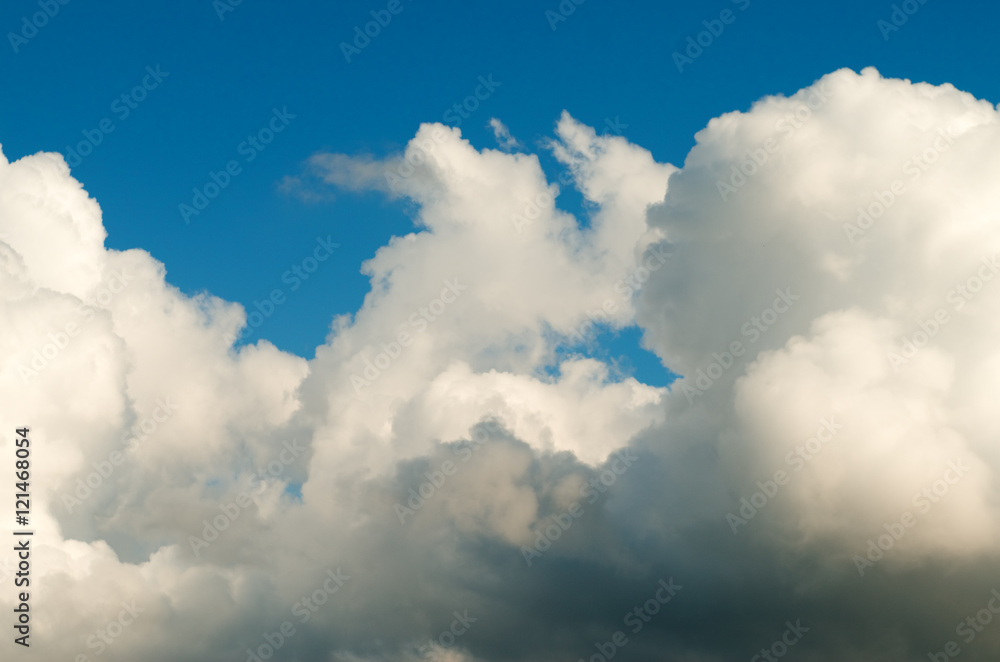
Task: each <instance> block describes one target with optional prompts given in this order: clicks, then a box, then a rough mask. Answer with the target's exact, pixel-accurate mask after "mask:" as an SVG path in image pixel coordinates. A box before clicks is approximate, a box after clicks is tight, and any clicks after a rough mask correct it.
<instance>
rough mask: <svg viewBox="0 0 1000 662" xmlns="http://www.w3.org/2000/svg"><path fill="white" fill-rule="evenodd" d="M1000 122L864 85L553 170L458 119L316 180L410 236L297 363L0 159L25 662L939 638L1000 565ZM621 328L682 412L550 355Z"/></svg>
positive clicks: (991, 634) (93, 208) (91, 209)
mask: <svg viewBox="0 0 1000 662" xmlns="http://www.w3.org/2000/svg"><path fill="white" fill-rule="evenodd" d="M998 127H1000V123H998V115H997V110H996V108H994V107H993V106H992V105H991V104H989V103H988V102H985V101H981V100H977V99H975V98H974V97H972V96H971V95H969V94H966V93H963V92H961V91H959V90H956V89H955V88H953V87H952V86H949V85H944V86H931V85H927V84H922V83H912V82H910V81H905V80H892V79H885V78H882V77H881V76H880V75H879V74H878V73H877V72H876V71H874V70H873V69H866V70H864V71H863V72H861V73H860V74H858V73H855V72H852V71H849V70H841V71H837V72H834V73H832V74H829V75H828V76H825V77H824V78H822V79H821V80H819V81H817V82H816V83H815V84H813V85H812V86H810V87H808V88H806V89H804V90H802V91H800V92H798V93H796V94H794V95H792V96H790V97H783V96H773V97H765V98H763V99H761V100H760V101H758V102H757V103H756V104H754V106H753V107H752V108H751V109H750V110H749V111H747V112H742V113H740V112H734V113H729V114H726V115H723V116H721V117H719V118H715V119H713V120H711V121H710V122H709V123H708V125H707V126H706V127H705V128H704V129H703V130H702V131H700V132H699V133H698V134H697V135H696V140H697V142H696V145H695V147H694V148H693V149H692V150H691V152H690V153H689V154H688V156H687V158H686V160H685V162H684V164H683V167H681V168H678V167H675V166H673V165H670V164H663V163H657V162H656V161H655V160H654V159H653V157H652V155H651V154H650V153H649V152H648V151H647V150H645V149H643V148H641V147H640V146H637V145H634V144H631V143H629V142H628V141H627V140H626V139H624V138H622V137H618V136H606V135H604V136H602V135H599V134H598V133H597V132H595V131H594V129H592V128H591V127H587V126H585V125H583V124H581V123H580V122H578V121H576V120H575V119H574V118H573V117H571V116H570V115H569V114H564V115H563V116H562V117H561V118H559V120H558V122H557V124H556V126H555V132H554V136H553V138H552V140H551V141H550V143H549V144H548V149H549V150H551V153H552V154H553V155H554V157H555V158H556V159H558V161H559V162H560V163H561V164H562V165H563V166H564V167H565V174H564V175H563V176H561V177H559V178H558V179H557V180H556V181H550V180H549V178H547V176H546V173H545V172H544V171H543V169H542V167H541V165H540V161H539V159H538V157H537V156H536V155H534V154H525V153H509V152H508V151H505V149H501V150H493V149H477V148H476V147H475V146H473V145H471V144H470V143H469V142H468V141H467V140H466V139H464V138H463V137H462V136H461V133H460V132H459V131H458V129H455V128H448V127H445V126H443V125H440V124H428V125H423V126H421V127H420V128H419V130H418V131H417V133H416V135H415V137H414V138H413V140H412V141H411V142H410V143H409V144H408V145H407V147H406V149H405V151H404V152H403V153H402V154H397V155H390V156H388V157H386V158H377V157H374V156H368V155H364V156H354V155H344V154H326V153H321V154H317V155H315V156H314V157H312V158H311V159H310V161H309V163H308V164H306V166H305V173H306V175H303V176H309V177H312V178H314V179H315V180H316V181H315V182H313V183H312V184H309V186H315V185H317V184H318V183H320V182H322V183H323V184H324V185H326V186H332V187H335V188H339V189H344V190H352V191H353V190H363V189H373V190H378V191H382V192H384V193H386V194H387V195H392V196H399V197H405V198H407V199H408V200H410V201H411V202H412V203H413V204H414V205H415V206H416V208H417V209H418V214H417V218H416V222H417V227H416V228H415V230H414V231H413V232H412V233H410V234H408V235H405V236H401V237H393V238H392V239H391V240H389V241H388V242H387V244H386V245H385V246H383V247H381V248H380V249H379V250H378V251H377V252H376V253H375V254H374V255H373V256H372V257H371V258H370V259H369V260H368V261H366V262H365V263H364V264H363V265H361V269H362V272H363V273H364V274H365V275H367V276H368V277H369V279H370V282H371V290H370V292H369V293H368V295H367V296H366V298H365V300H364V303H363V305H362V306H361V307H360V309H358V310H357V311H355V312H354V314H352V315H350V316H343V317H337V318H334V319H333V320H332V322H331V326H330V330H329V335H328V338H327V341H326V343H325V344H324V345H323V346H321V347H319V348H317V351H316V356H315V358H314V359H313V360H309V361H307V360H305V359H303V358H301V357H297V356H294V355H290V354H287V353H285V352H281V351H279V350H278V349H276V348H275V347H274V346H273V345H271V344H270V343H268V342H267V341H266V340H259V341H258V342H256V343H255V344H253V345H246V346H241V347H233V346H232V339H233V338H234V337H236V336H237V335H238V332H239V330H240V329H241V328H242V327H243V326H244V325H245V324H246V311H245V310H244V309H243V308H242V306H240V305H238V304H234V303H230V302H226V301H223V300H221V299H218V298H216V297H213V296H211V295H210V294H202V295H199V296H195V297H189V296H186V295H184V294H183V293H181V292H180V291H179V290H177V289H176V288H175V287H173V286H171V285H170V284H169V282H167V281H166V279H165V273H166V270H165V267H164V265H163V264H161V263H160V262H158V261H157V260H156V259H155V258H154V257H153V256H151V255H150V254H149V253H147V252H145V251H143V250H140V249H134V250H128V251H114V250H109V249H106V248H105V247H104V238H105V231H104V228H103V225H102V220H101V213H100V208H99V206H98V203H97V202H96V201H94V200H93V199H91V198H89V197H88V196H87V194H86V192H85V191H84V190H83V189H82V187H81V185H80V184H79V182H77V181H76V180H75V179H74V178H73V177H72V175H71V173H70V171H69V169H68V167H67V166H66V164H65V163H64V162H63V160H62V159H61V157H59V156H57V155H53V154H37V155H34V156H30V157H26V158H23V159H21V160H19V161H17V162H14V163H9V162H8V161H7V160H6V159H3V158H2V157H0V270H2V276H0V307H2V311H3V312H2V315H3V320H4V323H3V325H2V327H0V347H2V348H3V353H2V357H3V363H2V365H0V397H2V398H3V401H4V402H5V403H7V406H6V407H4V408H3V409H2V410H0V425H2V426H3V429H5V430H7V431H8V433H7V435H5V436H4V441H3V453H4V454H5V455H7V456H8V457H9V456H10V454H11V448H12V443H11V439H10V437H9V434H10V432H11V431H13V430H14V429H15V428H16V427H21V426H23V425H25V424H27V425H31V426H32V435H33V439H34V446H33V449H34V450H33V452H34V455H33V458H34V466H35V467H36V468H35V478H34V481H35V482H34V483H33V486H32V489H33V491H34V498H35V504H34V508H33V511H34V516H35V519H36V521H35V522H34V524H35V528H36V529H37V531H38V532H39V535H38V536H37V537H36V539H35V541H34V544H35V545H36V547H35V552H36V554H37V556H36V559H37V561H36V565H35V569H34V572H35V575H34V576H33V578H32V581H33V582H35V584H36V585H37V588H35V591H36V593H35V594H34V596H33V599H34V603H33V607H34V618H35V627H36V629H35V631H34V632H35V634H34V635H33V636H34V638H35V639H34V640H33V642H32V644H33V645H32V651H31V653H32V655H35V656H37V659H44V660H52V659H76V656H77V655H84V656H86V659H96V657H97V654H98V650H100V652H101V657H102V658H103V659H106V660H118V659H121V660H133V659H142V660H146V661H150V662H156V661H158V660H164V661H166V660H176V659H191V660H234V661H235V660H240V661H242V660H252V659H254V658H253V656H254V655H258V656H260V657H261V658H262V659H263V658H267V657H270V655H273V656H274V658H275V659H283V660H345V661H346V660H352V661H353V660H394V661H395V660H400V661H402V660H418V659H419V660H449V661H450V660H512V659H519V660H549V659H554V658H556V659H564V658H565V659H579V658H585V659H590V658H591V656H593V655H598V654H602V653H601V651H602V650H607V646H608V645H611V644H605V643H603V642H611V641H614V635H615V633H616V631H619V630H620V631H621V632H622V633H623V636H624V637H625V638H627V640H628V642H627V643H626V644H625V647H624V648H623V649H621V650H620V651H618V652H617V653H616V654H617V655H620V657H621V658H622V659H635V660H646V659H663V658H664V656H668V657H676V658H677V659H686V660H698V661H701V660H723V659H732V658H734V657H739V656H746V657H751V656H753V655H754V654H756V653H757V651H759V650H760V649H761V648H762V647H763V648H767V647H770V646H771V645H772V642H774V641H777V640H779V638H780V637H781V636H782V633H783V632H784V631H785V630H786V628H787V627H789V625H788V624H787V622H788V621H790V622H791V624H792V625H796V624H798V623H800V622H801V624H802V627H804V628H806V629H805V630H804V633H803V634H802V635H801V639H800V640H799V643H796V644H795V654H796V655H799V656H800V657H801V658H802V659H815V660H839V659H852V660H879V659H894V660H918V659H924V658H925V656H926V655H927V652H928V651H932V650H933V651H937V650H942V649H943V647H944V644H945V643H946V642H947V641H949V640H952V639H955V638H956V636H955V624H956V623H959V622H960V621H962V620H963V618H964V617H966V616H968V615H970V614H971V615H974V614H975V613H976V611H977V610H978V609H980V608H981V607H982V605H983V604H985V603H986V602H987V600H988V599H989V597H990V596H989V590H990V588H993V587H994V584H993V582H994V580H995V575H994V574H992V572H993V568H995V560H996V558H997V555H998V553H1000V535H998V534H1000V532H998V527H997V521H998V517H997V516H998V506H997V503H998V499H997V497H998V495H997V493H996V472H997V469H998V466H1000V455H998V453H997V450H996V449H997V445H996V440H997V438H998V434H1000V423H998V422H997V419H996V417H995V416H994V415H993V414H994V406H993V399H994V398H993V394H995V393H996V391H997V382H1000V356H998V351H997V349H996V347H995V338H996V337H997V332H998V330H1000V329H998V328H997V327H998V326H1000V290H998V289H997V288H998V287H1000V284H998V283H997V282H995V280H996V279H995V278H994V276H995V275H996V274H997V273H998V272H1000V263H998V262H997V256H998V254H1000V246H998V243H1000V236H998V232H997V227H998V226H997V223H996V219H995V216H994V210H995V209H997V208H998V206H1000V205H998V204H997V203H998V201H997V200H996V199H995V198H996V196H998V195H1000V192H998V191H997V189H996V187H995V186H993V181H994V180H995V177H996V174H997V173H998V172H1000V162H998V159H1000V156H998V154H1000V150H998V149H996V148H997V147H998V146H1000V131H998ZM493 128H494V129H495V130H496V132H497V138H498V141H499V142H500V145H501V147H502V148H506V149H509V147H510V146H511V144H512V143H508V144H507V145H505V144H504V141H505V140H507V137H509V132H506V131H505V127H503V125H502V123H500V122H499V121H497V122H496V124H495V125H493ZM510 140H513V139H512V138H511V139H510ZM286 185H287V187H289V188H290V190H300V189H301V188H302V187H303V186H305V184H303V181H302V180H301V179H290V180H288V181H287V182H286ZM570 186H571V187H574V188H576V189H577V190H579V191H580V193H581V194H582V195H583V197H584V199H585V200H586V202H587V205H585V207H586V209H588V210H589V213H590V218H588V219H578V218H575V217H574V216H573V215H571V214H569V213H567V212H566V211H563V210H562V209H560V207H559V204H558V202H559V196H560V193H561V192H562V191H563V190H565V189H566V187H570ZM319 190H320V191H322V192H323V194H324V195H328V194H329V189H319ZM584 220H585V221H586V222H584ZM631 325H638V326H639V328H640V329H641V330H642V333H643V343H644V345H645V346H646V347H648V348H649V349H650V350H652V351H653V352H655V353H656V355H657V356H658V357H659V358H660V359H661V361H662V362H663V365H664V370H665V371H666V370H667V369H669V370H672V371H673V372H675V373H677V374H679V375H681V376H682V377H681V378H680V379H679V380H678V381H676V382H674V383H673V384H671V386H670V387H668V388H663V387H654V386H650V385H647V384H643V383H641V382H640V381H638V380H636V379H634V378H630V377H626V378H622V377H620V376H616V375H615V373H614V372H613V371H612V370H610V369H609V366H608V365H606V364H604V363H603V362H601V361H599V360H596V359H593V358H588V357H586V356H579V355H574V354H572V353H569V354H567V352H566V351H565V350H566V348H572V347H576V346H579V339H580V338H581V337H585V338H589V339H593V338H594V337H596V331H597V330H599V329H602V328H610V329H621V328H624V327H627V326H631ZM4 494H6V497H5V498H8V502H13V499H12V495H13V488H9V487H7V486H6V485H5V487H4ZM8 554H9V552H8ZM2 558H3V553H0V559H2ZM8 559H9V560H8V565H4V566H3V570H2V571H0V572H2V573H3V574H5V575H6V574H8V573H9V570H8V568H10V567H11V566H10V565H9V562H10V560H12V559H10V557H8ZM661 582H662V583H661ZM668 582H673V583H668ZM5 583H6V582H5ZM674 584H676V585H677V586H679V587H682V588H679V589H676V594H673V592H674V591H675V589H671V593H670V595H672V597H670V599H669V601H668V600H666V599H665V597H664V596H666V595H667V594H666V593H664V590H663V589H662V587H663V586H664V585H669V586H673V585H674ZM11 600H12V596H11V592H10V591H4V592H0V606H2V608H4V609H6V610H10V609H12V608H13V605H12V603H11ZM123 603H124V605H125V606H123ZM126 606H129V607H131V609H132V610H133V612H134V617H131V618H130V619H128V620H129V622H128V624H127V625H123V626H122V627H120V628H112V630H113V631H115V632H120V635H116V636H115V638H114V639H113V641H112V642H105V641H104V639H103V637H106V636H107V632H108V631H109V630H108V627H109V624H110V623H113V622H115V621H116V619H120V618H122V616H121V615H122V614H123V613H125V612H123V610H126V611H127V609H126ZM8 613H10V612H8ZM128 613H132V612H128ZM630 614H631V618H630ZM119 622H121V623H123V622H124V621H119ZM286 625H287V627H285V629H284V630H282V628H283V626H286ZM102 632H103V633H104V634H101V633H102ZM55 633H58V635H57V636H56V634H55ZM617 641H619V642H620V641H621V639H618V640H617ZM595 642H597V647H596V648H595ZM619 645H620V644H618V643H616V644H614V646H615V647H616V648H617V646H619ZM973 645H974V646H975V647H976V649H977V651H978V653H979V654H981V655H984V656H989V655H991V654H992V655H996V654H997V653H998V652H1000V629H998V630H996V631H993V630H989V629H986V630H984V631H983V632H982V633H981V634H979V636H977V637H976V638H975V642H974V644H973ZM602 646H603V647H604V648H602ZM963 646H965V644H963ZM969 647H970V648H971V645H970V646H969ZM275 649H277V650H275Z"/></svg>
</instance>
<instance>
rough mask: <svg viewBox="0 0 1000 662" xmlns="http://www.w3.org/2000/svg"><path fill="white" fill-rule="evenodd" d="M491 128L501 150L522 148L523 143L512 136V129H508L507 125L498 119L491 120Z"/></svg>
mask: <svg viewBox="0 0 1000 662" xmlns="http://www.w3.org/2000/svg"><path fill="white" fill-rule="evenodd" d="M489 127H490V128H491V129H493V137H494V138H496V141H497V144H498V145H500V149H503V150H506V151H510V150H512V149H516V148H518V147H520V146H521V143H519V142H518V141H517V138H514V137H513V136H511V135H510V129H508V128H507V125H506V124H504V123H503V122H501V121H500V120H498V119H497V118H495V117H491V118H490V123H489Z"/></svg>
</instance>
